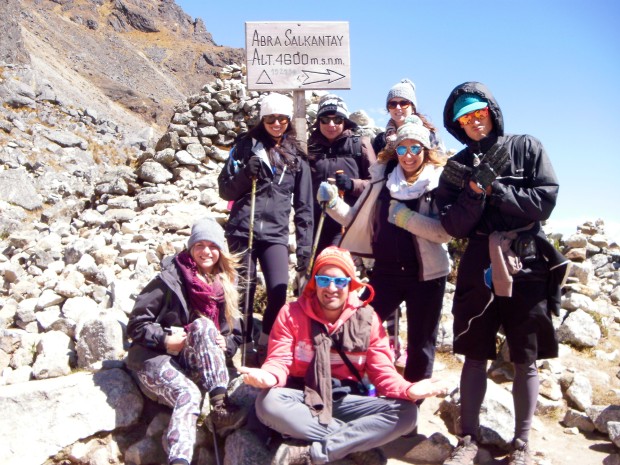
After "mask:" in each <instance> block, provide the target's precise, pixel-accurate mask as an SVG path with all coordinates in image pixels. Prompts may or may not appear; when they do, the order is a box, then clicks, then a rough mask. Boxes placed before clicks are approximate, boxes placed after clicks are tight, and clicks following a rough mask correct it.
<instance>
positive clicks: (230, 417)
mask: <svg viewBox="0 0 620 465" xmlns="http://www.w3.org/2000/svg"><path fill="white" fill-rule="evenodd" d="M245 419H246V416H245V412H244V411H243V410H242V409H240V408H239V407H237V406H236V405H233V404H230V403H226V402H221V403H218V404H215V405H213V406H212V407H211V412H210V413H209V416H208V417H207V421H206V425H207V428H209V431H211V432H212V433H213V432H215V433H217V434H218V435H219V436H226V435H227V434H229V433H232V432H233V431H234V430H236V429H237V428H239V427H240V426H241V425H243V423H244V422H245Z"/></svg>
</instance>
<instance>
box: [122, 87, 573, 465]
mask: <svg viewBox="0 0 620 465" xmlns="http://www.w3.org/2000/svg"><path fill="white" fill-rule="evenodd" d="M385 106H386V110H387V112H388V113H389V116H390V120H389V122H388V123H387V125H386V128H385V131H384V132H382V133H381V134H379V135H377V136H376V137H375V138H374V140H372V141H371V140H370V139H369V138H367V137H363V136H360V135H358V133H357V131H356V129H357V125H356V124H355V123H354V122H353V121H352V120H351V119H350V117H349V116H350V115H349V111H348V109H347V105H346V104H345V102H344V101H343V100H342V99H341V98H340V97H338V96H337V95H334V94H331V93H330V94H327V95H324V96H323V97H322V98H321V100H320V102H319V106H318V110H317V114H316V121H315V122H314V124H313V126H312V128H311V132H310V136H309V139H308V143H307V151H306V150H304V149H303V148H302V144H301V143H300V141H299V140H298V138H297V136H296V134H295V128H294V127H293V124H291V120H292V117H293V102H292V100H291V99H290V98H289V97H287V96H285V95H282V94H278V93H271V94H268V95H266V96H264V97H263V98H262V100H261V102H260V114H259V117H260V119H259V122H258V123H257V124H256V125H255V126H254V127H252V128H251V129H250V130H249V131H248V132H247V133H245V134H243V135H241V136H240V137H239V138H238V139H237V141H236V143H235V145H234V147H233V149H232V150H231V152H230V156H229V159H228V161H227V163H226V165H225V167H224V168H223V170H222V171H221V174H220V175H219V179H218V182H219V194H220V196H221V197H222V198H223V199H224V200H228V201H232V207H231V209H230V215H229V218H228V220H227V221H226V223H225V226H224V228H222V226H220V225H219V224H218V223H217V222H216V221H215V220H214V219H213V218H203V219H199V220H198V221H196V222H195V224H194V225H193V226H192V230H191V235H190V237H189V240H188V242H187V248H186V249H185V250H183V251H182V252H180V253H178V254H176V255H174V256H172V257H166V258H165V259H164V260H163V262H162V265H161V273H160V274H159V275H158V276H157V277H156V278H154V279H153V280H152V281H151V282H150V283H149V284H148V285H147V286H146V287H145V288H144V290H143V291H142V292H141V294H140V295H139V296H138V297H137V299H136V303H135V307H134V309H133V311H132V313H131V316H130V319H129V323H128V326H127V332H128V335H129V337H130V338H131V340H132V346H131V348H130V350H129V353H128V357H127V366H128V367H129V368H130V370H132V372H133V373H134V375H135V378H136V379H137V381H138V383H139V384H140V387H141V388H142V389H143V391H144V392H145V393H147V395H149V396H150V397H152V398H153V399H155V400H157V401H158V402H160V403H162V404H164V405H167V406H169V407H171V408H172V415H171V419H170V423H169V425H168V429H167V430H166V432H165V434H164V438H163V443H164V448H165V450H166V453H167V454H168V463H169V465H189V464H190V462H191V460H192V455H193V449H194V446H195V443H196V424H197V420H198V416H199V414H200V406H201V401H202V395H203V393H208V398H209V402H210V404H211V410H210V414H209V416H208V417H207V424H208V426H209V427H210V429H211V430H212V431H214V432H215V431H217V433H218V434H220V435H223V434H226V433H228V432H230V431H231V430H233V429H235V428H237V427H239V425H240V424H241V422H243V421H246V420H247V421H250V419H247V418H246V415H245V414H244V413H242V412H241V410H240V409H239V408H238V407H237V406H235V405H234V404H233V403H231V401H230V399H229V398H228V397H227V388H228V385H229V381H230V376H231V374H230V373H231V370H230V367H231V366H232V362H231V359H232V356H233V355H234V354H235V352H236V351H237V349H238V348H239V347H240V346H242V347H243V350H244V351H247V350H250V351H251V352H252V354H253V355H255V357H251V360H252V363H247V364H246V363H245V357H244V358H243V363H242V366H241V367H236V368H235V369H234V370H232V372H233V376H234V375H239V376H241V377H242V379H243V381H244V382H245V383H246V384H248V385H250V386H253V387H256V388H259V389H260V392H259V394H258V396H257V399H256V403H255V408H254V410H253V411H252V415H253V417H252V415H250V416H251V417H252V418H253V420H254V421H255V422H256V424H257V425H259V426H258V429H259V430H260V429H262V430H263V431H270V432H274V434H279V437H280V439H281V440H280V441H277V444H278V448H277V450H276V451H275V455H274V459H273V461H272V463H273V464H276V465H297V464H300V465H301V464H324V463H328V462H332V461H335V460H339V459H342V458H345V457H347V458H349V459H350V460H352V461H353V462H354V463H356V464H365V465H374V464H386V463H387V459H386V456H385V454H384V453H383V451H382V449H381V446H382V445H384V444H386V443H388V442H390V441H392V440H394V439H396V438H398V437H400V436H403V435H412V434H414V433H415V432H416V431H417V430H416V427H417V424H418V415H419V407H420V404H421V403H422V401H423V400H424V399H425V398H428V397H432V396H436V395H440V394H445V393H446V392H447V385H446V383H445V382H444V381H442V380H441V379H439V378H435V377H433V363H434V358H435V344H436V339H437V333H438V327H439V320H440V316H441V308H442V302H443V296H444V291H445V287H446V280H447V276H448V274H449V272H450V258H449V255H448V251H447V246H446V244H447V243H448V241H450V240H451V239H452V238H466V239H467V246H466V250H465V251H464V254H463V255H462V257H461V259H460V262H459V266H458V271H457V278H456V290H455V294H454V303H453V308H452V313H453V315H454V344H453V347H454V352H455V353H457V354H461V355H463V356H464V364H463V368H462V372H461V379H460V386H459V389H460V428H461V430H460V431H459V432H458V444H457V446H456V447H455V448H454V450H453V452H452V454H451V455H450V457H449V458H447V460H446V461H445V462H444V465H470V464H474V463H475V460H476V456H477V453H478V443H479V437H478V433H479V431H478V430H479V426H480V425H479V417H480V409H481V405H482V402H483V400H484V396H485V392H486V383H487V374H486V370H487V361H488V360H494V359H495V358H496V350H497V349H496V336H497V333H498V332H499V331H500V329H501V331H503V334H504V335H505V338H506V341H507V343H508V347H509V353H510V360H511V362H512V363H513V365H514V382H513V391H512V394H513V399H514V410H515V432H514V440H513V442H512V448H511V452H510V456H509V465H528V464H532V452H531V450H530V447H529V446H528V440H529V435H530V430H531V424H532V418H533V415H534V411H535V408H536V400H537V396H538V389H539V381H538V371H537V366H536V361H537V360H539V359H544V358H552V357H557V355H558V341H557V338H556V335H555V331H554V327H553V323H552V314H553V313H556V312H557V311H558V310H559V301H560V288H561V285H562V283H563V280H564V278H565V275H566V273H567V269H568V262H567V260H566V259H565V258H564V257H563V256H562V255H561V254H559V253H558V252H557V251H556V250H555V249H554V247H553V246H552V245H551V244H550V243H549V242H548V241H547V239H546V236H545V234H544V232H543V230H542V227H541V222H543V221H544V220H546V219H547V218H549V216H550V214H551V212H552V210H553V208H554V206H555V203H556V199H557V195H558V189H559V185H558V181H557V178H556V176H555V173H554V171H553V168H552V166H551V162H550V160H549V158H548V157H547V154H546V152H545V150H544V148H543V146H542V144H541V143H540V141H538V140H537V139H536V138H534V137H532V136H529V135H510V134H506V133H505V131H504V121H503V116H502V111H501V109H500V107H499V105H498V102H497V100H496V99H495V97H494V96H493V95H492V94H491V92H490V91H489V89H487V87H486V86H485V85H483V84H481V83H479V82H466V83H463V84H461V85H458V86H457V87H455V88H454V89H453V90H452V92H451V93H450V95H449V97H448V99H447V101H446V104H445V108H444V112H443V119H444V127H445V128H446V130H447V131H448V132H449V133H450V134H451V135H453V136H454V137H455V138H456V139H457V140H458V141H460V142H461V143H463V144H464V145H465V148H464V149H463V150H461V151H460V152H458V153H457V154H456V155H454V156H452V157H447V156H446V155H445V153H444V152H445V149H444V145H443V143H442V142H441V140H440V138H439V136H438V134H437V130H436V128H435V127H434V126H433V125H432V124H431V123H430V121H429V120H428V119H427V118H426V117H425V116H424V115H423V114H421V113H420V111H419V108H418V102H417V98H416V93H415V85H414V83H413V82H411V81H410V80H408V79H403V80H402V81H400V82H398V83H397V84H395V85H394V86H393V87H392V88H391V89H390V90H389V92H388V94H387V98H386V101H385ZM291 209H292V210H291ZM291 213H292V214H293V215H292V216H293V223H294V228H295V236H296V262H295V271H296V277H295V280H294V281H295V287H296V290H297V299H296V300H294V301H290V302H287V289H288V287H289V284H290V283H289V226H290V217H291ZM258 264H259V265H260V269H261V271H262V274H263V276H264V282H265V288H266V308H265V309H264V315H263V319H262V325H261V327H260V331H258V329H257V330H256V331H254V330H253V328H252V321H253V318H251V317H250V318H240V317H241V314H242V312H241V311H240V308H242V309H243V311H244V312H247V313H246V316H247V314H248V313H249V315H250V316H251V314H252V313H251V312H252V309H253V307H254V302H253V301H254V293H255V288H256V269H257V265H258ZM240 270H243V271H240ZM244 275H247V276H248V279H247V280H246V279H244V277H243V276H244ZM362 275H363V276H362ZM246 281H247V283H246ZM403 303H404V306H405V309H406V317H407V318H406V321H407V327H406V332H407V338H406V362H405V367H404V371H403V372H402V374H401V372H399V370H397V368H396V367H395V358H396V357H397V356H398V352H397V351H396V350H395V345H397V344H396V342H397V340H398V336H399V335H398V330H395V329H394V328H392V327H387V324H386V323H387V322H389V321H392V316H393V315H395V314H396V315H397V314H398V311H399V308H400V306H401V304H403ZM388 333H390V334H389V335H388ZM253 335H254V336H253ZM244 354H245V353H244Z"/></svg>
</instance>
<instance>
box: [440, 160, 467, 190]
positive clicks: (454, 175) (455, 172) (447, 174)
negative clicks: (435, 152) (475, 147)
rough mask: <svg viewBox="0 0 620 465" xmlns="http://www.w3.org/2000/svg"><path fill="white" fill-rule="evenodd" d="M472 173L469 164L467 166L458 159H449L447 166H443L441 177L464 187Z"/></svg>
mask: <svg viewBox="0 0 620 465" xmlns="http://www.w3.org/2000/svg"><path fill="white" fill-rule="evenodd" d="M471 173H472V169H471V168H470V167H469V166H465V165H463V164H461V163H459V162H458V161H454V160H448V163H446V166H444V167H443V172H442V173H441V179H442V180H443V181H445V182H447V183H448V184H452V185H453V186H456V187H458V188H459V189H462V188H463V187H465V184H467V183H468V182H469V179H470V177H471Z"/></svg>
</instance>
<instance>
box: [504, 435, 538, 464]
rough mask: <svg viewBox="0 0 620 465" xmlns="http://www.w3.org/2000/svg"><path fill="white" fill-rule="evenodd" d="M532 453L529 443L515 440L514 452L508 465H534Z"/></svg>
mask: <svg viewBox="0 0 620 465" xmlns="http://www.w3.org/2000/svg"><path fill="white" fill-rule="evenodd" d="M532 463H533V462H532V453H531V452H530V448H529V447H528V445H527V442H524V441H521V439H515V440H514V442H513V450H512V452H511V453H510V458H509V459H508V465H532Z"/></svg>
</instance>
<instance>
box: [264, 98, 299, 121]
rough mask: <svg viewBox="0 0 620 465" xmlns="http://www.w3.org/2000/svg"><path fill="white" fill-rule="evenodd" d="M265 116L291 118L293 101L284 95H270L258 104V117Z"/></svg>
mask: <svg viewBox="0 0 620 465" xmlns="http://www.w3.org/2000/svg"><path fill="white" fill-rule="evenodd" d="M267 115H285V116H288V117H289V119H292V118H293V101H292V100H291V99H290V98H288V97H287V96H285V95H282V94H276V93H272V94H269V95H267V96H266V97H263V100H262V101H261V102H260V117H261V118H262V117H263V116H267Z"/></svg>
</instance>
